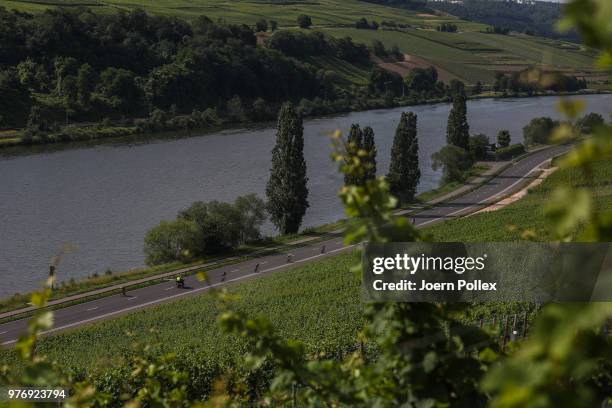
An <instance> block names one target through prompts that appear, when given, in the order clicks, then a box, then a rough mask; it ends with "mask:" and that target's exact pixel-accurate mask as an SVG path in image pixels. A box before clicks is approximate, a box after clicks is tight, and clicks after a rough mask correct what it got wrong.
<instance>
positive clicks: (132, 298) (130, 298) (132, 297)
mask: <svg viewBox="0 0 612 408" xmlns="http://www.w3.org/2000/svg"><path fill="white" fill-rule="evenodd" d="M136 298H138V296H130V297H129V298H128V300H134V299H136Z"/></svg>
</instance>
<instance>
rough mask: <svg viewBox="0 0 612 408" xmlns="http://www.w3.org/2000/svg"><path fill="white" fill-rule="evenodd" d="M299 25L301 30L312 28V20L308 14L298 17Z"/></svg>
mask: <svg viewBox="0 0 612 408" xmlns="http://www.w3.org/2000/svg"><path fill="white" fill-rule="evenodd" d="M297 23H298V26H299V27H300V28H310V27H311V26H312V19H311V18H310V16H308V15H306V14H300V15H299V16H298V17H297Z"/></svg>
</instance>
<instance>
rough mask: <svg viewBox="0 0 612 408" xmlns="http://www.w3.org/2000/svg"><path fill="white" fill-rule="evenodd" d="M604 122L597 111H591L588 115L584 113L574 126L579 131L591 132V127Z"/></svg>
mask: <svg viewBox="0 0 612 408" xmlns="http://www.w3.org/2000/svg"><path fill="white" fill-rule="evenodd" d="M603 124H604V119H603V118H602V117H601V115H600V114H599V113H594V112H591V113H589V114H588V115H584V116H583V117H581V118H580V119H578V121H577V122H576V126H577V127H578V130H579V131H580V133H583V134H589V133H591V132H593V129H594V128H596V127H598V126H602V125H603Z"/></svg>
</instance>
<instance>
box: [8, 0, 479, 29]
mask: <svg viewBox="0 0 612 408" xmlns="http://www.w3.org/2000/svg"><path fill="white" fill-rule="evenodd" d="M0 5H1V6H5V7H7V8H12V9H17V10H22V11H32V12H37V11H41V10H44V9H46V8H49V7H56V6H65V7H74V6H79V5H82V6H87V7H91V8H94V9H97V10H99V11H101V12H114V11H116V10H131V9H135V8H142V9H144V10H146V11H147V12H150V13H155V14H163V15H172V16H179V17H183V18H188V19H189V18H195V17H197V16H200V15H206V16H208V17H210V18H213V19H218V18H222V19H224V20H225V21H227V22H230V23H246V24H254V23H255V22H256V21H257V20H259V19H260V18H266V19H272V20H277V21H278V23H279V25H280V26H295V25H296V18H297V16H298V15H300V14H308V15H309V16H311V17H312V19H313V23H314V24H315V26H320V25H338V24H350V25H352V24H354V23H355V21H357V20H358V19H359V18H361V17H365V18H367V19H368V20H376V21H381V20H392V21H395V22H397V23H403V24H410V25H413V26H417V27H435V26H437V25H438V24H440V23H443V22H453V23H455V24H457V25H458V26H459V27H461V29H464V30H466V29H470V30H474V29H481V28H482V27H484V25H482V24H478V23H472V22H468V21H462V20H459V19H457V18H455V17H452V16H448V17H439V16H428V15H419V14H418V13H416V12H413V11H409V10H402V9H398V8H393V7H386V6H381V5H376V4H372V3H367V2H363V1H358V0H317V1H311V0H295V1H275V0H269V1H264V0H262V1H256V0H255V1H248V0H232V1H215V0H155V1H152V0H148V1H145V0H141V1H138V0H104V1H102V0H31V1H28V0H0Z"/></svg>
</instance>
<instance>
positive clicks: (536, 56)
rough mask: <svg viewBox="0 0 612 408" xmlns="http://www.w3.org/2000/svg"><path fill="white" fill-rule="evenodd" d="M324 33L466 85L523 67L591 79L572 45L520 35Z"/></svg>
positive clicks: (585, 55)
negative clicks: (394, 50) (414, 60)
mask: <svg viewBox="0 0 612 408" xmlns="http://www.w3.org/2000/svg"><path fill="white" fill-rule="evenodd" d="M325 31H326V32H329V33H330V34H332V35H334V36H337V37H343V36H347V35H348V36H350V37H352V38H353V39H354V40H355V41H357V42H363V43H366V44H371V43H372V41H374V40H380V41H382V42H383V43H384V44H387V45H389V46H391V45H393V44H397V45H398V46H399V48H400V50H401V51H402V52H404V53H405V54H408V55H413V56H416V57H418V58H420V59H422V60H424V64H427V63H429V64H431V65H435V66H436V67H437V68H438V69H439V70H440V71H442V72H444V71H446V72H448V73H450V77H451V78H452V77H455V78H458V79H461V80H463V81H466V82H469V83H475V82H476V81H481V82H483V83H491V82H493V80H494V77H495V72H496V71H512V70H522V69H525V68H527V67H528V66H538V67H541V68H544V69H551V70H559V71H563V72H566V73H571V74H576V75H585V76H587V78H588V77H592V78H594V77H596V76H597V75H599V74H598V73H597V72H596V71H594V70H593V69H592V68H591V67H592V66H593V61H594V54H593V53H592V52H591V51H589V50H586V49H583V48H581V47H579V46H577V45H576V44H571V43H567V42H562V41H555V40H549V39H544V38H537V37H529V36H525V35H496V34H486V33H482V32H476V31H464V32H459V33H444V32H438V31H435V30H423V29H407V30H401V31H387V30H376V31H374V30H357V29H353V28H337V27H335V28H329V29H325Z"/></svg>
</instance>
